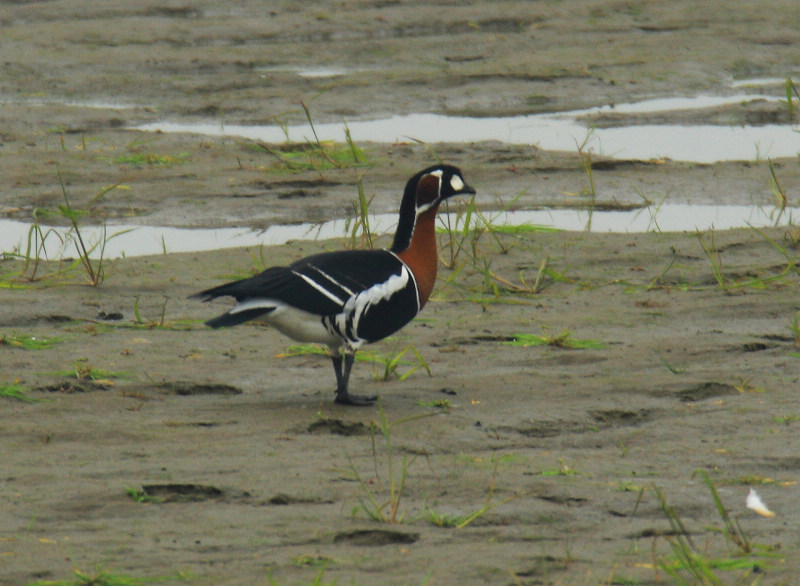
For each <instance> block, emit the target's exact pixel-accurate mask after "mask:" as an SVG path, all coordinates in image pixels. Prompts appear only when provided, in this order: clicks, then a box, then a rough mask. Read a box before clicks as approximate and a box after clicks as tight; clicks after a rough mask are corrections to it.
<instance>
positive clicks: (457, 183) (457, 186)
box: [450, 175, 464, 192]
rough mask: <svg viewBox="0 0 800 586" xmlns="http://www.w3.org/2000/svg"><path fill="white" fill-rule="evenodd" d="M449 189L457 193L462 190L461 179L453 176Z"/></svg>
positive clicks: (462, 183)
mask: <svg viewBox="0 0 800 586" xmlns="http://www.w3.org/2000/svg"><path fill="white" fill-rule="evenodd" d="M450 187H452V188H453V191H455V192H459V191H461V190H462V189H464V182H463V181H462V180H461V177H459V176H458V175H453V176H452V177H451V178H450Z"/></svg>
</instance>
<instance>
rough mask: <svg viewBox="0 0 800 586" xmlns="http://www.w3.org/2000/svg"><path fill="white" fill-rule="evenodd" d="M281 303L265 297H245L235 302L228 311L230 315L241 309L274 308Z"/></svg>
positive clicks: (241, 310) (239, 311)
mask: <svg viewBox="0 0 800 586" xmlns="http://www.w3.org/2000/svg"><path fill="white" fill-rule="evenodd" d="M281 305H283V303H281V302H280V301H276V300H275V299H266V298H265V297H253V298H251V299H246V300H244V301H242V302H240V303H237V304H236V305H234V306H233V309H231V310H230V311H229V312H228V313H230V314H231V315H233V314H236V313H241V312H243V311H248V310H250V309H275V308H276V307H280V306H281Z"/></svg>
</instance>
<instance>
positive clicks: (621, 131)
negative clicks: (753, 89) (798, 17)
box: [137, 94, 800, 163]
mask: <svg viewBox="0 0 800 586" xmlns="http://www.w3.org/2000/svg"><path fill="white" fill-rule="evenodd" d="M754 100H766V101H770V102H778V101H779V100H778V98H775V97H771V96H766V95H753V94H739V95H735V96H728V97H716V96H698V97H696V98H659V99H654V100H645V101H642V102H636V103H632V104H617V105H615V106H602V107H598V108H589V109H585V110H573V111H571V112H561V113H548V114H533V115H528V116H506V117H492V118H469V117H464V116H441V115H438V114H409V115H406V116H392V117H390V118H383V119H379V120H367V121H356V122H347V124H346V126H347V128H348V129H349V130H350V135H351V136H352V138H353V140H354V141H355V142H357V143H358V142H360V141H373V142H383V143H386V142H389V143H391V142H396V141H405V140H409V139H411V138H413V139H416V140H421V141H423V142H430V143H436V142H479V141H490V140H497V141H501V142H506V143H513V144H533V145H536V146H538V147H539V148H541V149H544V150H558V151H574V150H576V149H577V146H578V145H579V144H583V143H584V142H585V143H586V144H585V146H584V149H586V150H589V149H591V150H592V151H593V152H594V153H595V154H597V155H603V156H609V157H614V158H619V159H637V160H648V159H656V158H669V159H672V160H674V161H690V162H697V163H713V162H717V161H726V160H753V159H758V158H762V159H763V158H765V157H787V156H794V155H796V154H797V153H798V151H800V136H798V133H797V132H796V131H795V130H794V129H793V128H792V126H790V125H788V124H786V125H775V124H772V125H765V126H720V125H711V124H703V125H677V124H659V125H656V124H647V125H633V126H615V127H611V128H594V129H592V130H591V131H590V129H589V128H587V126H586V123H584V122H583V121H582V120H581V119H582V118H584V117H587V116H592V115H598V114H610V113H616V114H641V113H655V112H668V111H677V110H697V109H705V108H713V107H719V106H725V105H732V104H737V103H742V102H751V101H754ZM137 128H138V129H139V130H145V131H162V132H189V133H197V134H207V135H229V136H241V137H244V138H249V139H252V140H260V141H263V142H268V143H282V142H285V141H287V140H289V141H295V142H296V141H305V140H308V139H311V138H313V133H312V129H311V127H310V126H309V125H308V124H305V125H298V126H288V127H280V126H277V125H267V126H242V125H231V124H224V125H222V124H219V123H214V122H207V123H199V124H186V123H180V122H155V123H152V124H145V125H142V126H138V127H137ZM314 130H315V131H316V135H317V136H318V137H319V139H320V140H336V141H343V140H344V138H345V123H344V122H341V123H338V122H337V123H329V124H315V125H314Z"/></svg>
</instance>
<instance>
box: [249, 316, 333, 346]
mask: <svg viewBox="0 0 800 586" xmlns="http://www.w3.org/2000/svg"><path fill="white" fill-rule="evenodd" d="M257 321H259V322H261V323H265V324H268V325H270V326H272V327H274V328H275V329H276V330H278V331H279V332H281V333H282V334H284V335H286V336H289V337H290V338H292V339H293V340H297V341H298V342H313V343H317V344H327V345H328V346H331V347H334V348H335V347H337V346H341V344H342V339H341V338H340V337H339V336H334V335H333V334H331V333H330V332H329V331H328V330H327V329H326V328H325V326H324V325H323V324H322V318H321V317H320V316H318V315H314V314H313V313H308V312H307V311H303V310H301V309H295V308H293V307H288V306H286V305H284V306H282V307H276V308H275V310H274V311H271V312H270V313H268V314H267V315H265V316H264V317H262V318H259V319H258V320H257Z"/></svg>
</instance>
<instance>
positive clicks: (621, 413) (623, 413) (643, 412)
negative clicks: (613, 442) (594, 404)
mask: <svg viewBox="0 0 800 586" xmlns="http://www.w3.org/2000/svg"><path fill="white" fill-rule="evenodd" d="M653 414H654V412H653V410H652V409H638V410H636V411H631V410H628V409H597V410H591V411H589V415H591V416H592V419H594V420H595V421H597V422H598V423H602V424H605V425H607V426H623V425H640V424H642V423H646V422H648V421H651V420H652V419H653Z"/></svg>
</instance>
